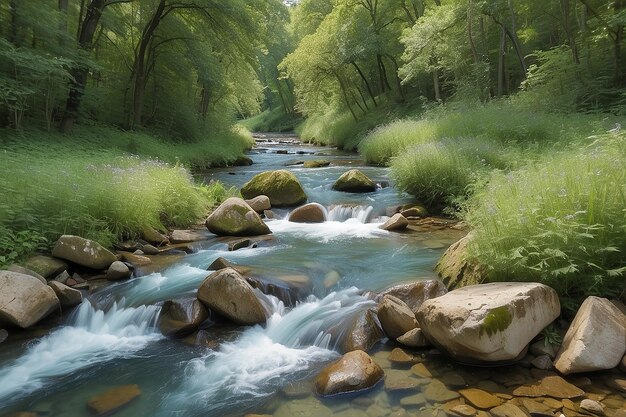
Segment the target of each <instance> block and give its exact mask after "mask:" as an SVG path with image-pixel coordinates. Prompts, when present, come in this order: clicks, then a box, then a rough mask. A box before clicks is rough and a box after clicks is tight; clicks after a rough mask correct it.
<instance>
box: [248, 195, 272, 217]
mask: <svg viewBox="0 0 626 417" xmlns="http://www.w3.org/2000/svg"><path fill="white" fill-rule="evenodd" d="M245 201H246V203H248V205H249V206H250V207H251V208H252V210H254V211H256V212H257V213H259V214H260V213H263V212H264V211H265V210H271V208H272V203H271V202H270V198H269V197H268V196H266V195H257V196H256V197H254V198H251V199H250V200H245Z"/></svg>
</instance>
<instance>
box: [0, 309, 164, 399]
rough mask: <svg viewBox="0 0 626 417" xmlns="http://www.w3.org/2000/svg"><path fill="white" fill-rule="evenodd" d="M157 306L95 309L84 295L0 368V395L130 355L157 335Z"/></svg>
mask: <svg viewBox="0 0 626 417" xmlns="http://www.w3.org/2000/svg"><path fill="white" fill-rule="evenodd" d="M159 311H160V307H156V306H141V307H137V308H122V307H119V306H118V305H117V304H114V305H113V306H112V307H111V308H110V309H109V310H108V311H106V312H104V311H102V310H96V309H94V308H93V306H92V305H91V304H90V303H89V302H87V301H85V302H83V303H82V304H81V305H80V306H79V307H78V308H77V309H76V310H75V311H74V312H73V313H72V315H71V316H70V318H69V323H71V324H72V325H71V326H69V325H68V326H65V327H61V328H59V329H57V330H55V331H53V332H52V333H51V334H50V335H48V336H46V337H44V338H42V339H41V340H40V341H38V342H37V343H35V344H33V345H32V346H31V347H30V348H28V350H27V351H26V352H25V353H24V354H23V355H22V356H21V357H19V358H17V359H16V360H15V362H14V363H13V364H11V365H9V366H7V367H5V368H4V369H2V370H0V400H1V401H2V402H5V401H8V400H9V398H10V399H15V398H18V397H19V396H21V395H24V394H29V393H31V392H33V391H35V390H37V389H40V388H42V387H44V386H45V385H46V384H48V383H49V382H52V381H50V380H51V379H53V378H57V377H62V376H65V375H69V374H72V373H74V372H77V371H79V370H81V369H84V368H88V367H91V366H93V365H95V364H98V363H103V362H107V361H110V360H112V359H116V358H129V357H133V356H134V355H135V354H136V352H138V351H139V350H141V349H143V348H144V347H145V346H147V345H148V343H149V342H151V341H154V340H157V339H159V338H161V335H160V333H158V332H157V330H156V328H155V326H156V321H157V319H158V315H159Z"/></svg>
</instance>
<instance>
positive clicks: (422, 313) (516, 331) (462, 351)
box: [417, 282, 561, 362]
mask: <svg viewBox="0 0 626 417" xmlns="http://www.w3.org/2000/svg"><path fill="white" fill-rule="evenodd" d="M560 314H561V305H560V303H559V298H558V295H557V293H556V291H554V290H553V289H552V288H550V287H548V286H546V285H543V284H536V283H513V282H498V283H492V284H484V285H472V286H469V287H463V288H460V289H457V290H454V291H451V292H449V293H447V294H445V295H443V296H441V297H437V298H433V299H431V300H427V301H425V302H424V304H422V306H421V308H420V309H419V310H418V312H417V320H418V322H419V324H420V327H421V328H422V331H423V332H424V334H425V335H426V337H427V338H428V339H429V340H430V341H431V342H433V344H435V345H436V346H438V347H440V348H441V349H443V350H444V351H446V352H448V353H449V354H450V355H451V356H453V357H454V358H456V359H458V360H461V361H469V362H475V361H478V362H498V361H511V360H515V359H517V358H518V356H519V355H520V354H521V353H522V352H523V351H524V350H525V349H526V347H527V345H528V343H529V342H530V341H531V340H532V339H533V338H534V337H535V336H537V334H539V332H541V331H542V330H543V329H544V328H545V327H546V326H547V325H548V324H550V323H551V322H552V321H553V320H555V319H556V318H557V317H559V315H560Z"/></svg>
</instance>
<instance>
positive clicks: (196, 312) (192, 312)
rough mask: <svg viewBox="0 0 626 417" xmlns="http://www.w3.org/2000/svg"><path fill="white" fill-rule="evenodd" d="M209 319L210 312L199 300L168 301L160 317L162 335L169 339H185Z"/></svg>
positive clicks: (164, 304)
mask: <svg viewBox="0 0 626 417" xmlns="http://www.w3.org/2000/svg"><path fill="white" fill-rule="evenodd" d="M208 318H209V311H208V310H207V309H206V307H205V306H204V305H203V304H202V303H201V302H200V301H198V300H197V299H195V300H180V301H174V300H168V301H166V302H165V303H163V307H162V308H161V313H160V315H159V328H160V329H161V333H163V334H164V335H165V336H169V337H185V336H187V335H189V334H191V333H193V332H194V331H196V330H197V329H198V327H200V325H201V324H202V322H204V321H205V320H206V319H208Z"/></svg>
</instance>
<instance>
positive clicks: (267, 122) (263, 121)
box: [239, 107, 302, 132]
mask: <svg viewBox="0 0 626 417" xmlns="http://www.w3.org/2000/svg"><path fill="white" fill-rule="evenodd" d="M300 123H302V117H301V116H300V115H296V114H286V113H285V111H284V110H283V109H282V108H279V107H277V108H275V109H273V110H265V111H263V112H261V113H259V114H257V115H255V116H252V117H250V118H247V119H244V120H241V121H239V125H241V126H243V127H244V128H246V129H248V130H249V131H251V132H292V131H294V130H295V129H296V127H297V126H298V125H299V124H300Z"/></svg>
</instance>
